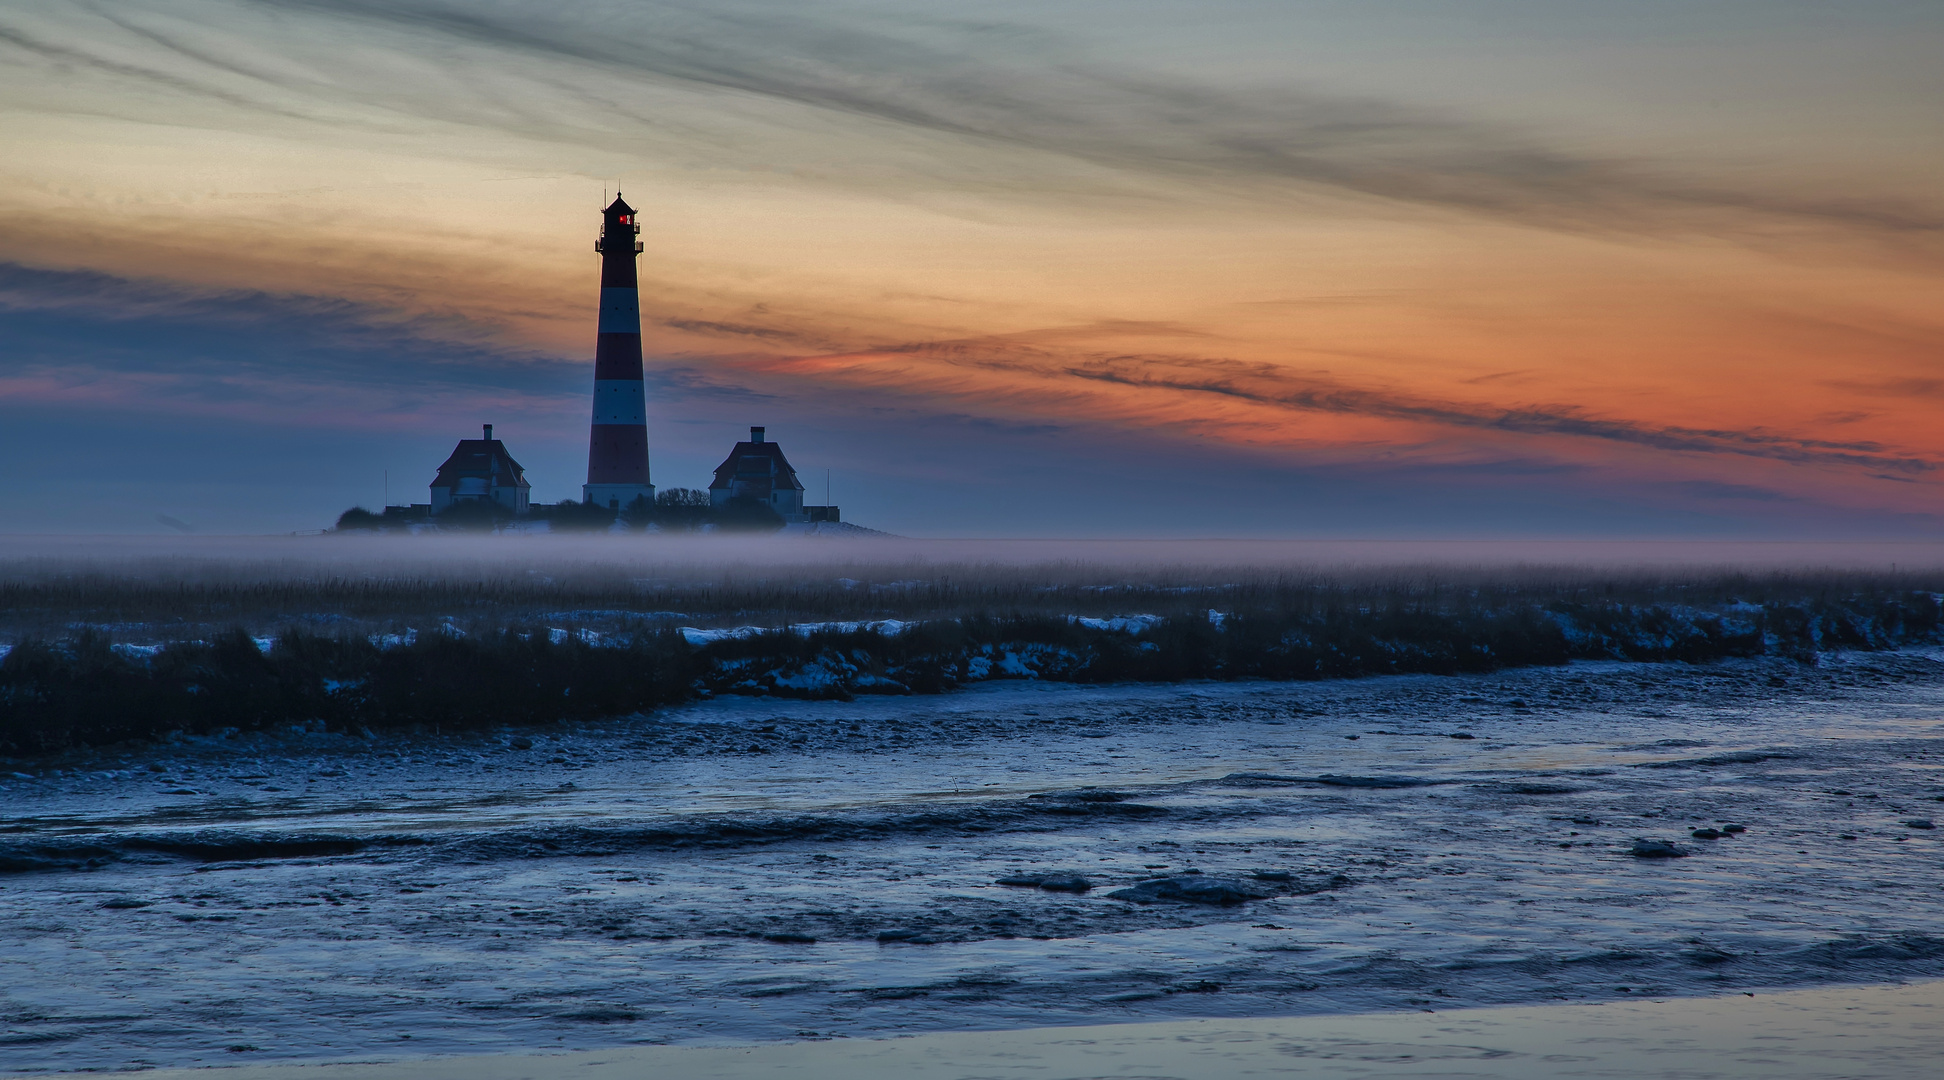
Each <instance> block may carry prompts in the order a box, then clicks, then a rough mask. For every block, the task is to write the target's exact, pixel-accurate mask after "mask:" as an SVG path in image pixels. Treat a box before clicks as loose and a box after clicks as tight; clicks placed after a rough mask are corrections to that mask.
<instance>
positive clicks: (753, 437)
mask: <svg viewBox="0 0 1944 1080" xmlns="http://www.w3.org/2000/svg"><path fill="white" fill-rule="evenodd" d="M749 441H750V442H762V441H763V429H762V428H759V427H753V428H750V429H749Z"/></svg>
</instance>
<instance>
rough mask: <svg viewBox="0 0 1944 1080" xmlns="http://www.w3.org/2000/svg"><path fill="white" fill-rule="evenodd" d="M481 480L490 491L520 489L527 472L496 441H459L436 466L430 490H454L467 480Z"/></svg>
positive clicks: (499, 442)
mask: <svg viewBox="0 0 1944 1080" xmlns="http://www.w3.org/2000/svg"><path fill="white" fill-rule="evenodd" d="M477 476H483V477H485V478H486V479H487V480H489V481H491V482H492V483H491V486H493V487H519V486H520V485H521V484H524V483H526V470H525V469H522V468H520V463H519V462H517V461H514V460H513V455H512V454H509V453H507V452H506V444H505V443H503V442H501V441H500V440H498V439H460V440H459V445H458V446H455V447H453V449H452V456H451V457H449V458H447V459H446V460H445V464H444V465H441V466H439V475H438V476H435V477H433V478H432V486H433V487H457V486H458V485H459V481H460V480H461V479H462V478H466V477H477Z"/></svg>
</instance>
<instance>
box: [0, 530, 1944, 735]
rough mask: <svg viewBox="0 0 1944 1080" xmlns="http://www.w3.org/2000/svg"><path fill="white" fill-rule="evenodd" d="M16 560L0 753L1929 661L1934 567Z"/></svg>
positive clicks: (1941, 609) (79, 547)
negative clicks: (999, 687) (1034, 700)
mask: <svg viewBox="0 0 1944 1080" xmlns="http://www.w3.org/2000/svg"><path fill="white" fill-rule="evenodd" d="M16 550H18V549H16ZM29 550H31V551H32V554H30V555H16V556H13V557H9V558H6V559H4V560H0V568H3V569H0V652H3V653H4V656H0V753H27V754H43V753H50V752H59V751H62V750H65V749H70V748H74V747H79V746H98V745H103V744H107V743H113V742H117V741H122V740H126V739H141V738H153V737H167V736H170V735H171V734H172V733H177V732H184V733H190V734H197V733H212V732H218V731H223V730H243V731H248V730H266V729H279V728H283V729H288V728H291V727H295V728H298V729H303V730H308V729H310V728H311V727H313V726H316V725H322V726H323V727H324V728H326V729H328V730H333V731H340V732H360V731H379V730H386V729H391V730H412V729H417V728H422V727H430V728H431V729H433V730H451V729H464V728H488V727H494V726H498V725H503V724H535V723H541V724H544V723H556V722H561V721H575V720H583V721H584V720H591V719H597V718H600V717H604V716H615V715H623V714H628V713H633V712H639V711H649V710H654V709H657V708H661V707H664V706H668V705H672V704H677V703H680V702H684V701H689V700H693V699H695V698H698V697H709V696H714V695H719V694H734V695H750V696H764V697H797V698H804V697H808V698H836V699H847V698H850V697H852V696H854V695H859V694H925V693H939V692H944V691H949V690H952V689H955V688H958V687H962V686H966V685H969V684H973V683H978V682H983V681H987V680H993V679H1042V680H1050V681H1063V682H1080V683H1114V682H1180V681H1188V680H1243V679H1247V680H1261V679H1271V680H1293V679H1304V680H1314V679H1337V678H1356V677H1362V676H1370V675H1397V674H1436V675H1448V674H1461V673H1482V672H1490V671H1497V670H1501V669H1505V668H1513V667H1531V666H1546V665H1560V664H1566V663H1570V662H1572V661H1575V660H1630V661H1644V662H1680V663H1708V662H1712V661H1717V660H1723V659H1728V658H1734V657H1787V658H1791V659H1794V660H1797V661H1800V662H1803V663H1807V664H1816V663H1818V662H1819V658H1820V657H1821V656H1823V655H1824V654H1826V653H1829V652H1832V651H1844V650H1866V651H1881V650H1894V649H1905V648H1910V647H1916V646H1922V647H1935V646H1938V645H1941V644H1944V569H1941V568H1940V566H1939V563H1938V561H1937V559H1936V556H1937V555H1938V553H1939V550H1940V549H1939V548H1936V547H1931V548H1924V547H1921V546H1918V545H1881V546H1871V545H1783V544H1778V545H1741V544H1734V545H1730V544H1723V545H1697V544H1680V545H1642V544H1606V545H1579V544H1544V545H1541V544H1523V545H1514V544H1504V545H1410V544H1388V545H1377V544H1372V545H1363V546H1355V545H1340V544H1307V543H1287V544H1250V543H1233V542H1222V541H1210V542H1204V543H1198V544H1192V543H1191V544H1183V543H1153V544H1144V543H1138V542H1128V541H1113V542H1102V543H1098V544H1081V543H1069V542H1040V541H1030V542H1028V541H1022V542H1016V543H1012V544H1005V543H993V542H976V543H975V542H964V543H951V542H914V541H881V540H871V541H863V542H859V541H848V542H841V543H816V542H811V543H805V542H803V541H801V540H797V541H787V542H779V541H777V540H775V539H771V540H753V539H749V538H734V537H732V538H724V539H720V540H718V539H696V540H689V541H685V542H671V541H668V540H663V539H655V540H644V539H641V538H622V537H611V538H603V539H598V540H579V539H577V540H572V541H568V542H557V541H544V542H543V541H536V540H526V541H515V542H506V541H505V540H503V539H494V538H486V537H481V538H471V539H464V538H462V539H447V538H441V539H438V540H436V541H431V542H427V541H426V540H425V539H423V538H410V539H407V538H386V539H371V538H363V537H358V538H348V537H310V538H293V539H288V540H282V539H261V538H259V539H240V538H239V539H232V540H223V539H211V540H198V541H170V542H168V543H167V544H164V545H158V546H156V547H150V546H147V545H143V544H140V543H135V542H129V541H123V540H114V541H105V540H94V539H87V540H82V541H77V542H76V543H75V545H74V546H73V547H72V548H71V549H70V550H67V551H56V550H50V549H49V548H47V547H45V546H43V547H40V548H33V549H29ZM1461 552H1469V553H1471V554H1472V555H1473V556H1475V557H1474V558H1472V559H1470V560H1461V559H1459V558H1458V557H1457V555H1458V553H1461ZM1574 556H1577V561H1573V557H1574ZM1440 557H1441V558H1443V559H1445V560H1446V561H1443V562H1439V561H1435V559H1437V558H1440ZM1386 559H1389V560H1391V561H1388V562H1386V561H1384V560H1386ZM1650 560H1658V561H1657V562H1656V561H1650Z"/></svg>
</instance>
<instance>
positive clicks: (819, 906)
mask: <svg viewBox="0 0 1944 1080" xmlns="http://www.w3.org/2000/svg"><path fill="white" fill-rule="evenodd" d="M1940 722H1944V653H1938V652H1936V651H1932V652H1906V653H1891V654H1869V655H1836V656H1826V657H1824V658H1823V660H1822V663H1821V664H1820V666H1817V667H1804V666H1800V665H1797V664H1794V663H1791V662H1786V661H1779V660H1764V661H1748V662H1733V663H1726V664H1720V665H1711V666H1703V667H1690V666H1684V665H1629V664H1619V663H1594V664H1578V665H1574V666H1572V667H1569V668H1564V669H1533V670H1525V671H1513V672H1506V673H1502V674H1498V675H1493V676H1481V677H1465V678H1432V677H1409V678H1387V679H1371V680H1363V681H1356V682H1339V683H1298V684H1292V683H1233V684H1221V685H1212V684H1194V685H1150V686H1107V687H1079V686H1070V685H1058V684H1044V683H1028V682H1010V683H996V684H987V685H983V686H980V687H978V688H976V689H973V690H969V691H965V692H962V693H957V694H951V695H944V696H938V697H930V698H864V699H859V700H857V701H852V702H833V701H784V700H777V699H765V698H725V699H721V700H716V701H709V702H704V703H700V704H697V705H694V706H690V707H686V708H683V709H680V710H675V711H671V712H668V713H664V714H659V715H656V716H653V717H648V718H636V719H633V720H628V721H616V722H612V723H607V724H602V725H596V726H586V727H578V728H574V729H571V730H542V731H539V732H534V731H525V732H507V733H504V734H501V735H498V736H492V737H467V738H443V739H435V738H419V739H375V740H364V739H356V738H349V737H344V736H331V735H323V734H315V733H296V732H293V733H289V734H287V735H283V736H279V737H275V738H271V737H249V738H244V737H239V738H235V739H228V740H221V739H218V740H209V741H189V742H180V743H175V744H169V745H164V746H159V747H155V748H153V749H149V750H144V751H142V752H140V753H137V752H133V751H129V752H103V753H96V754H92V755H88V756H82V757H73V758H67V759H63V760H60V761H57V762H33V763H29V762H23V761H12V762H0V811H4V815H3V816H0V830H3V831H0V871H7V872H5V873H0V1046H3V1047H5V1053H4V1054H0V1068H5V1069H11V1070H16V1071H22V1072H25V1071H33V1070H48V1069H59V1070H67V1069H82V1068H120V1067H131V1066H139V1065H158V1066H164V1065H188V1064H230V1063H235V1062H239V1061H246V1060H268V1059H308V1058H330V1057H342V1056H359V1057H366V1058H370V1057H385V1056H413V1055H422V1054H448V1053H475V1052H483V1051H492V1050H510V1049H529V1048H561V1047H585V1048H594V1047H600V1046H611V1045H618V1044H624V1043H635V1042H658V1041H677V1042H684V1041H686V1042H693V1041H721V1040H746V1039H790V1038H803V1037H811V1036H812V1035H813V1034H814V1035H816V1036H822V1035H860V1034H867V1033H871V1034H881V1033H890V1032H898V1031H917V1030H940V1029H965V1028H1002V1027H1025V1026H1040V1025H1046V1024H1058V1023H1089V1022H1106V1021H1114V1020H1133V1019H1144V1018H1162V1017H1183V1016H1212V1015H1223V1016H1237V1015H1279V1014H1293V1013H1315V1012H1345V1011H1356V1010H1371V1009H1411V1010H1416V1009H1422V1008H1450V1007H1457V1006H1461V1005H1481V1004H1491V1003H1506V1002H1543V1001H1560V1000H1597V999H1614V998H1625V997H1629V996H1633V995H1638V994H1656V995H1665V994H1706V993H1717V992H1722V991H1726V990H1731V989H1737V988H1741V987H1750V988H1753V987H1758V986H1761V987H1773V986H1782V985H1798V984H1813V983H1819V982H1841V981H1892V980H1897V979H1901V978H1907V977H1914V976H1918V975H1939V974H1944V905H1939V904H1937V903H1936V902H1935V900H1936V889H1937V881H1938V871H1939V869H1940V863H1941V862H1944V852H1941V851H1940V837H1944V830H1937V829H1930V828H1924V827H1922V825H1921V824H1912V823H1922V822H1927V821H1929V820H1930V819H1932V818H1937V819H1940V820H1944V802H1940V801H1937V800H1938V799H1939V798H1941V797H1944V771H1940V762H1944V758H1940V757H1938V754H1939V753H1940V752H1941V751H1944V740H1940V738H1939V734H1940ZM1466 736H1469V737H1466ZM1731 824H1732V825H1739V826H1743V827H1744V828H1745V829H1746V831H1745V832H1740V833H1726V834H1724V835H1721V836H1719V837H1717V838H1711V839H1699V838H1695V837H1694V836H1692V835H1691V834H1692V832H1693V831H1694V830H1700V829H1714V830H1717V831H1718V830H1720V829H1722V828H1723V827H1724V826H1727V825H1731ZM1642 839H1644V840H1661V841H1668V842H1671V843H1674V844H1676V845H1678V846H1680V847H1681V848H1684V849H1686V850H1688V851H1690V852H1691V854H1690V855H1688V856H1687V857H1684V858H1672V859H1666V858H1662V859H1653V858H1641V857H1636V856H1634V855H1631V854H1629V852H1630V850H1632V847H1633V845H1634V843H1635V841H1636V840H1642ZM1196 871H1199V873H1197V872H1196ZM1002 878H1010V879H1013V880H1018V881H1030V880H1035V879H1045V880H1046V882H1047V884H1049V885H1059V886H1060V887H1061V889H1065V890H1071V889H1077V888H1079V887H1080V885H1081V884H1083V882H1076V881H1073V880H1072V879H1074V878H1081V879H1085V880H1084V884H1086V885H1088V886H1091V887H1090V888H1089V889H1087V891H1084V892H1075V891H1055V890H1049V889H1046V888H1036V887H1032V886H1030V885H1002V884H998V882H999V880H1000V879H1002ZM1127 890H1132V891H1131V892H1130V891H1127ZM1117 893H1119V894H1121V895H1119V896H1116V895H1115V894H1117ZM1198 897H1199V898H1200V899H1216V900H1223V899H1225V900H1228V901H1230V903H1228V904H1226V905H1223V904H1216V903H1199V902H1195V901H1196V899H1197V898H1198ZM1143 900H1146V901H1149V902H1141V901H1143Z"/></svg>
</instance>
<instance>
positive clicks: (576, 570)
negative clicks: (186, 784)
mask: <svg viewBox="0 0 1944 1080" xmlns="http://www.w3.org/2000/svg"><path fill="white" fill-rule="evenodd" d="M1938 590H1944V543H1941V544H1917V543H1881V544H1857V543H1848V544H1842V543H1813V544H1811V543H1769V544H1751V543H1739V542H1736V543H1726V542H1724V543H1699V542H1692V541H1683V542H1665V543H1653V542H1617V541H1616V542H1597V543H1578V542H1559V541H1506V542H1492V543H1486V542H1479V543H1471V542H1422V543H1419V542H1400V541H1372V542H1368V543H1351V542H1316V541H1231V540H1204V541H1138V540H1100V541H1055V540H1017V541H992V540H905V539H881V538H867V539H848V538H847V539H830V538H820V537H751V536H736V535H726V536H694V537H672V536H647V537H644V536H639V535H634V536H595V537H586V536H573V537H570V536H558V537H550V536H527V537H514V536H438V537H433V536H381V535H331V534H327V535H323V536H301V537H164V538H137V537H120V536H77V537H66V538H55V537H40V536H35V537H24V536H15V537H0V643H4V642H8V641H14V640H19V639H21V638H24V637H27V636H38V637H45V638H52V639H60V638H65V637H68V636H71V635H72V634H74V633H76V632H79V631H82V630H87V629H92V630H95V631H99V632H103V633H106V634H108V635H110V636H112V637H113V638H114V639H115V640H116V641H118V642H123V643H129V644H157V643H162V642H169V641H185V640H196V639H200V638H206V637H209V636H210V635H212V634H214V633H217V632H221V631H226V630H229V629H233V628H242V629H245V630H248V631H250V632H251V633H253V634H256V635H259V636H262V635H273V634H277V633H281V632H283V631H285V630H288V629H291V628H303V629H307V630H310V631H313V632H328V633H357V634H404V633H410V632H414V631H417V630H425V629H434V628H444V629H447V630H451V629H458V630H461V631H492V630H498V629H501V628H505V627H508V626H518V627H521V628H529V627H531V626H534V625H540V626H546V627H551V628H573V627H583V628H593V629H597V630H603V631H607V630H618V629H627V628H630V627H636V626H640V625H649V626H663V627H672V626H680V625H689V626H695V627H702V628H709V627H734V626H751V625H755V626H768V627H780V626H786V625H793V624H800V623H805V622H810V623H817V622H827V621H831V620H853V621H855V620H882V619H955V618H966V617H976V616H1005V615H1021V614H1032V615H1039V616H1053V617H1068V616H1086V617H1097V618H1115V617H1121V616H1187V615H1193V616H1195V617H1197V618H1199V617H1202V616H1204V615H1205V614H1206V613H1207V612H1208V611H1209V610H1210V609H1217V610H1221V611H1230V612H1234V611H1277V612H1288V611H1304V612H1308V611H1311V610H1313V609H1322V608H1331V607H1343V606H1347V607H1350V608H1355V609H1360V610H1366V611H1368V610H1374V609H1378V608H1385V609H1389V608H1395V607H1398V606H1399V605H1404V606H1408V607H1412V608H1415V609H1430V610H1438V611H1453V610H1457V609H1459V608H1466V607H1482V608H1499V607H1504V606H1506V605H1508V604H1513V605H1516V606H1523V605H1531V604H1538V605H1545V604H1553V603H1562V602H1563V603H1597V604H1616V603H1621V604H1635V605H1643V604H1645V605H1658V606H1665V605H1668V604H1676V605H1681V604H1685V605H1697V604H1698V605H1704V606H1705V605H1720V604H1734V603H1755V604H1764V603H1771V602H1787V603H1795V602H1800V601H1810V600H1831V599H1845V600H1849V601H1855V600H1858V599H1867V598H1870V597H1883V596H1896V595H1903V594H1911V593H1929V592H1934V591H1938Z"/></svg>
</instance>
